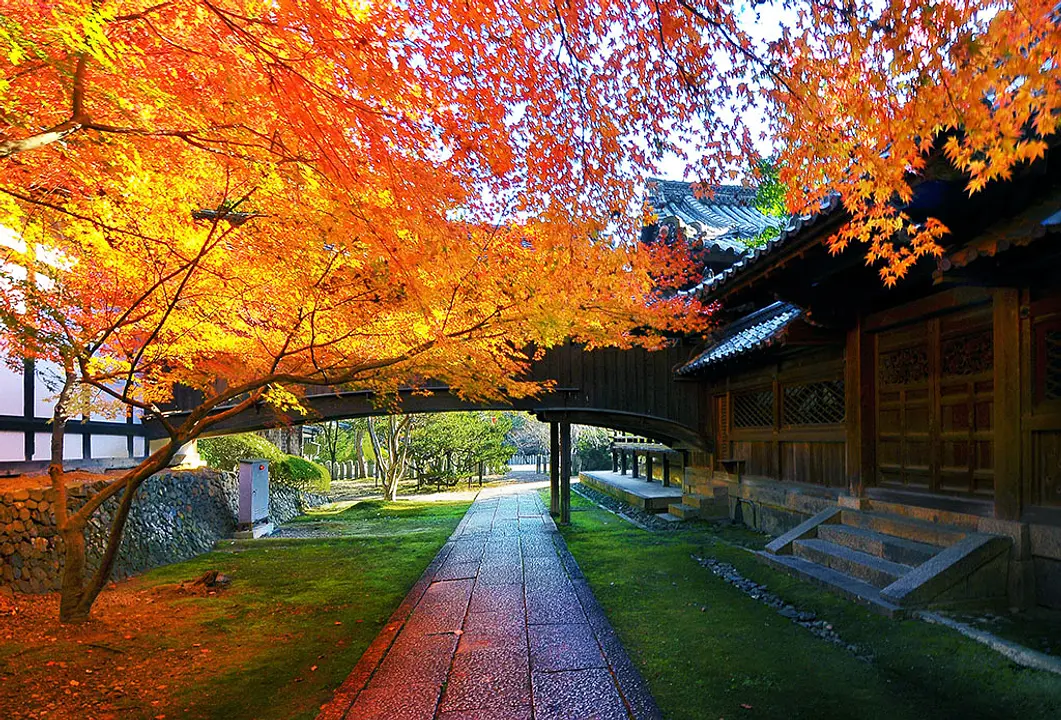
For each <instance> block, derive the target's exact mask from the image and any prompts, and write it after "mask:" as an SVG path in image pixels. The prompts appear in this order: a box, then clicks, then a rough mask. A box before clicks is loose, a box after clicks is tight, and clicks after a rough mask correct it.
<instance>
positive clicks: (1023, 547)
mask: <svg viewBox="0 0 1061 720" xmlns="http://www.w3.org/2000/svg"><path fill="white" fill-rule="evenodd" d="M976 529H977V531H978V532H982V533H986V534H988V535H1002V536H1005V537H1008V538H1009V539H1011V540H1012V541H1013V546H1012V547H1011V548H1010V559H1012V560H1028V559H1031V531H1030V528H1029V526H1028V525H1027V524H1026V523H1019V522H1012V521H1010V520H998V519H996V518H980V519H979V520H978V521H977V527H976Z"/></svg>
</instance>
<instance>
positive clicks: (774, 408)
mask: <svg viewBox="0 0 1061 720" xmlns="http://www.w3.org/2000/svg"><path fill="white" fill-rule="evenodd" d="M843 353H844V349H843V346H842V345H835V346H826V347H821V348H815V349H812V350H802V351H799V352H797V353H794V354H791V355H789V356H786V357H784V358H781V359H779V360H775V361H774V362H772V363H770V364H769V365H766V366H762V367H760V368H758V369H755V370H750V371H746V372H742V373H740V374H734V375H730V376H727V377H725V378H724V379H721V380H717V381H715V382H712V383H710V385H709V393H710V394H711V395H712V397H713V407H714V413H713V425H714V427H713V428H712V431H713V432H714V434H715V444H716V452H715V458H716V465H717V464H718V463H720V462H721V461H723V460H729V459H736V460H743V461H744V466H743V473H744V475H745V477H747V478H749V479H776V480H783V481H789V482H799V483H809V484H814V485H823V486H826V487H833V488H840V487H847V483H848V478H847V462H846V453H847V450H846V445H847V429H846V426H845V423H844V416H845V415H846V412H847V411H846V405H847V397H846V395H845V394H844V390H843V387H844V386H845V382H844V360H843ZM812 394H817V395H818V399H819V402H818V405H819V408H820V407H821V405H822V402H821V398H824V399H825V400H826V401H827V403H826V407H825V410H827V412H822V411H821V409H819V411H818V412H817V413H814V414H811V413H808V412H806V411H805V410H804V411H803V412H796V407H797V401H799V400H800V396H801V395H802V396H810V395H812ZM809 399H810V400H811V401H812V403H813V401H814V400H815V397H809ZM829 403H832V405H831V406H830V405H829ZM836 403H839V407H836V405H835V404H836ZM807 405H808V403H807V401H806V400H803V401H802V403H801V404H800V407H803V408H805V407H806V406H807ZM823 420H824V421H823ZM819 421H822V422H819ZM715 470H721V467H720V466H718V467H716V468H715Z"/></svg>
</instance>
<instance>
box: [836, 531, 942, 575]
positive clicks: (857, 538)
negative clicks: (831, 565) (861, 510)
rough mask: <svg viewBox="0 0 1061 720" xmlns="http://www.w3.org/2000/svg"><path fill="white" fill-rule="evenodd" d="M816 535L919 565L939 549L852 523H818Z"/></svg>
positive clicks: (855, 548) (837, 543) (869, 553)
mask: <svg viewBox="0 0 1061 720" xmlns="http://www.w3.org/2000/svg"><path fill="white" fill-rule="evenodd" d="M818 538H819V539H821V540H826V541H828V542H831V543H834V544H836V545H843V546H844V547H849V548H851V549H852V550H858V551H859V552H864V553H866V554H867V555H876V556H877V557H879V558H884V559H885V560H891V561H892V562H897V563H902V564H903V565H910V566H914V565H920V564H921V563H923V562H925V561H926V560H928V559H929V558H931V557H932V556H933V555H935V554H936V553H938V552H939V551H940V550H942V548H940V547H937V546H936V545H929V544H927V543H920V542H915V541H913V540H905V539H903V538H900V537H894V536H892V535H885V534H883V533H879V532H875V531H873V530H866V529H864V528H860V527H853V526H851V525H829V524H825V525H820V526H819V527H818Z"/></svg>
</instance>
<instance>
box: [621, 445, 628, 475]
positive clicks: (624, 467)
mask: <svg viewBox="0 0 1061 720" xmlns="http://www.w3.org/2000/svg"><path fill="white" fill-rule="evenodd" d="M619 464H620V466H621V468H620V469H621V472H622V474H623V475H625V474H626V473H627V471H628V470H629V468H628V467H627V464H628V463H627V460H626V451H625V450H623V451H622V452H621V453H620V455H619Z"/></svg>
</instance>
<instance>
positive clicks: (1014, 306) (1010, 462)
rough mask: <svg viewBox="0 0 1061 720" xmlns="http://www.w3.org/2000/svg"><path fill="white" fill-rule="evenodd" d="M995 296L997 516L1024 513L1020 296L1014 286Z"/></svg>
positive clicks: (1011, 517)
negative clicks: (1022, 509) (1022, 511)
mask: <svg viewBox="0 0 1061 720" xmlns="http://www.w3.org/2000/svg"><path fill="white" fill-rule="evenodd" d="M992 294H993V296H994V304H993V308H994V312H993V315H994V318H993V325H994V343H995V352H994V360H995V370H994V405H995V407H994V418H992V423H991V427H992V434H993V437H992V439H993V441H994V455H995V517H997V518H999V519H1002V520H1019V519H1020V515H1021V430H1020V420H1021V407H1020V397H1021V382H1020V380H1021V378H1020V296H1019V293H1018V291H1017V290H1016V289H1014V288H996V289H994V290H993V291H992Z"/></svg>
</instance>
